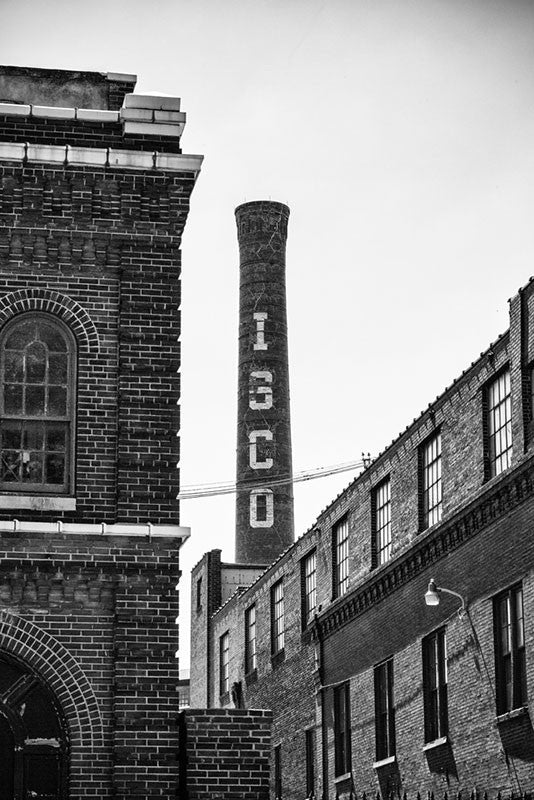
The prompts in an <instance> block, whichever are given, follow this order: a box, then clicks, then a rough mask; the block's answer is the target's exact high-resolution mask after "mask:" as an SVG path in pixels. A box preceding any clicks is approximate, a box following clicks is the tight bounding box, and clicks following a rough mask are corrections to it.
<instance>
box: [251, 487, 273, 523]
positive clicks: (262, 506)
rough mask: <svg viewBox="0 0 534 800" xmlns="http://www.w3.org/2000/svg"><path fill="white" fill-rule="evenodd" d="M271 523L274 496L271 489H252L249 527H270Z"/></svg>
mask: <svg viewBox="0 0 534 800" xmlns="http://www.w3.org/2000/svg"><path fill="white" fill-rule="evenodd" d="M258 517H259V519H258ZM273 523H274V498H273V493H272V490H271V489H253V490H252V491H251V493H250V527H251V528H272V527H273Z"/></svg>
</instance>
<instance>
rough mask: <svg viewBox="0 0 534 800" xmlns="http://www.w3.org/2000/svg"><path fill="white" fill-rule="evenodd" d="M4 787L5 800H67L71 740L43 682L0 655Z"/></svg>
mask: <svg viewBox="0 0 534 800" xmlns="http://www.w3.org/2000/svg"><path fill="white" fill-rule="evenodd" d="M0 754H1V756H0V787H2V798H3V800H4V798H5V800H63V798H64V797H65V794H64V790H65V784H66V781H65V777H66V755H67V737H66V732H65V727H64V724H63V721H62V718H61V714H60V711H59V709H58V707H57V703H56V701H55V698H54V697H53V695H52V693H51V692H50V691H49V689H48V688H47V687H46V685H45V684H44V682H43V681H42V680H41V679H40V678H39V677H38V676H36V675H35V674H34V673H32V672H31V671H30V670H29V668H28V667H26V666H23V665H21V664H20V663H18V662H16V661H14V660H13V659H11V658H8V657H7V656H6V655H5V654H3V653H0Z"/></svg>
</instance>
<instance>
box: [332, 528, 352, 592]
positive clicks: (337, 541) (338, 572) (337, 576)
mask: <svg viewBox="0 0 534 800" xmlns="http://www.w3.org/2000/svg"><path fill="white" fill-rule="evenodd" d="M332 545H333V553H332V555H333V562H334V563H333V566H334V586H333V590H334V591H333V594H334V597H341V596H342V595H344V594H345V592H346V591H347V589H348V588H349V521H348V518H347V517H345V518H344V519H342V520H340V522H338V523H337V524H336V525H335V526H334V530H333V539H332Z"/></svg>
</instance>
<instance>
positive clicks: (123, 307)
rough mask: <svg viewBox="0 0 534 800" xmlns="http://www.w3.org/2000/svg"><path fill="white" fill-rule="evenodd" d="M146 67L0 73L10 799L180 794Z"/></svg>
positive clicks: (177, 160)
mask: <svg viewBox="0 0 534 800" xmlns="http://www.w3.org/2000/svg"><path fill="white" fill-rule="evenodd" d="M134 87H135V76H133V75H120V74H112V73H107V74H101V73H89V72H67V71H61V72H58V71H53V70H41V69H25V68H19V67H2V68H0V192H1V193H0V380H1V383H2V385H1V390H0V404H1V410H0V447H1V470H0V482H1V486H0V552H1V558H0V752H1V754H2V757H1V759H0V786H1V787H2V798H6V799H7V800H10V799H11V798H15V797H16V798H19V797H34V798H45V797H46V798H47V800H52V798H54V799H55V798H66V797H69V798H72V799H73V800H81V798H91V797H92V798H95V799H96V798H98V799H99V800H100V799H101V798H107V797H114V798H126V797H143V798H148V797H158V798H170V797H175V796H176V791H177V781H178V750H177V741H178V740H177V737H178V723H177V708H178V702H177V679H178V665H177V663H176V660H175V657H174V653H175V651H176V647H177V634H176V625H175V618H176V614H177V611H178V599H177V591H176V582H177V580H178V576H179V563H178V555H179V548H180V545H181V544H182V542H183V541H184V539H185V538H186V537H187V536H188V529H187V528H183V527H180V525H179V509H178V503H177V500H176V495H177V492H178V470H177V461H178V455H179V454H178V443H179V440H178V438H177V436H176V433H177V430H178V427H179V419H178V407H177V401H178V397H179V388H180V387H179V376H178V373H177V370H178V367H179V363H180V351H179V343H178V337H179V334H180V316H179V306H180V242H181V236H182V232H183V229H184V225H185V221H186V218H187V214H188V210H189V198H190V194H191V191H192V189H193V187H194V184H195V180H196V177H197V174H198V171H199V169H200V165H201V157H199V156H188V155H184V154H182V152H181V149H180V136H181V133H182V130H183V126H184V121H185V115H184V114H183V112H182V111H180V101H179V99H178V98H174V97H163V96H161V97H159V96H158V97H154V96H143V95H136V94H134V93H133V92H134Z"/></svg>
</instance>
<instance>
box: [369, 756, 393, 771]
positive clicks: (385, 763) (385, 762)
mask: <svg viewBox="0 0 534 800" xmlns="http://www.w3.org/2000/svg"><path fill="white" fill-rule="evenodd" d="M396 763H397V756H388V758H381V759H380V761H375V762H374V763H373V769H382V768H383V767H391V765H392V764H396Z"/></svg>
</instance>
